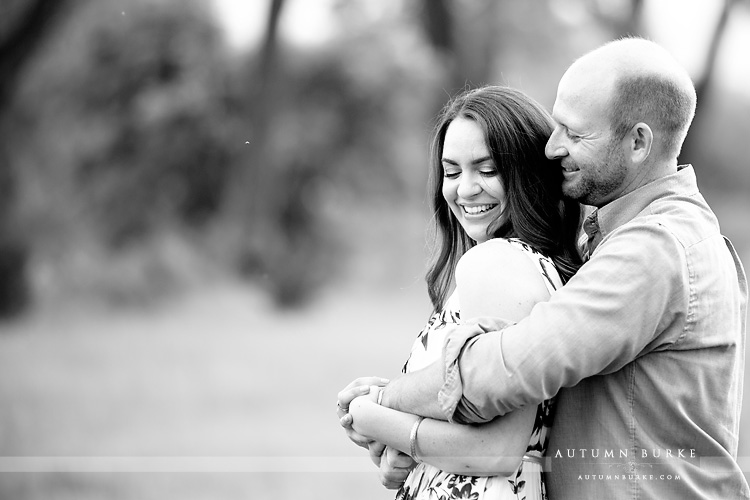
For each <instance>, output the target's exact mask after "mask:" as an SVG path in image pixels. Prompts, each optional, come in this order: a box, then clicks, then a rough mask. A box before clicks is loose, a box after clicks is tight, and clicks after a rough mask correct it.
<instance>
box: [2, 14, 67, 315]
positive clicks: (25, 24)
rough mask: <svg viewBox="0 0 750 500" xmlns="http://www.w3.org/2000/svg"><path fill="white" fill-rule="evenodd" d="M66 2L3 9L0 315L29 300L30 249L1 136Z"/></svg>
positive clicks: (8, 158) (13, 310) (18, 307)
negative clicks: (19, 218) (27, 70)
mask: <svg viewBox="0 0 750 500" xmlns="http://www.w3.org/2000/svg"><path fill="white" fill-rule="evenodd" d="M69 3H70V1H69V0H34V1H32V0H28V1H25V2H21V1H16V2H15V3H8V4H6V5H4V6H3V9H2V10H3V16H5V19H4V23H5V26H4V27H3V32H0V318H7V317H10V316H13V315H15V314H18V313H19V312H21V311H22V310H23V309H24V308H25V306H26V305H27V304H28V302H29V298H30V297H29V287H28V283H27V278H26V263H27V260H28V254H29V249H28V243H27V241H26V238H25V236H24V235H23V234H22V233H21V229H20V228H19V227H18V224H17V222H16V220H15V206H16V196H17V189H16V183H17V181H16V176H15V173H14V170H13V165H12V164H11V158H12V155H11V154H10V150H9V149H8V148H9V146H8V143H9V142H10V141H8V140H5V139H4V138H5V137H7V131H8V130H9V128H10V127H11V126H12V124H11V123H9V119H8V115H9V113H8V111H9V109H10V107H11V104H12V100H13V97H14V94H15V91H16V89H17V88H18V86H19V84H20V82H21V77H22V75H23V72H24V69H25V68H26V67H27V65H28V64H29V62H30V61H31V60H33V58H34V55H35V54H36V53H37V50H38V49H39V48H40V47H41V46H42V44H43V43H44V41H45V39H46V38H47V36H48V35H49V34H50V33H51V31H52V29H53V28H54V26H55V25H56V24H57V23H58V22H59V20H60V18H61V17H62V16H61V14H62V12H63V11H64V9H65V8H66V6H67V5H68V4H69ZM14 17H15V19H14ZM8 19H10V22H8Z"/></svg>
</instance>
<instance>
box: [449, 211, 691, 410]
mask: <svg viewBox="0 0 750 500" xmlns="http://www.w3.org/2000/svg"><path fill="white" fill-rule="evenodd" d="M597 250H598V251H597V252H596V253H595V254H594V256H593V257H592V258H591V259H590V260H589V261H588V262H587V263H586V264H584V265H583V266H582V267H581V269H580V270H579V271H578V273H577V274H576V275H575V276H574V277H573V278H572V279H571V280H570V281H569V282H568V283H567V284H566V285H565V286H564V287H563V288H562V289H560V290H558V291H557V292H555V293H554V294H553V295H552V297H551V299H550V300H549V301H548V302H542V303H539V304H537V305H536V306H535V307H534V309H533V310H532V311H531V314H530V315H529V316H528V317H527V318H525V319H523V320H522V321H520V322H518V324H516V325H513V326H509V327H507V328H505V329H504V330H499V331H487V328H484V329H483V328H482V327H481V326H479V325H477V326H476V327H473V328H474V330H473V331H474V334H473V335H472V334H467V333H466V332H463V333H461V335H463V336H464V337H466V338H465V339H463V340H462V339H461V338H452V337H453V336H449V338H448V339H447V341H446V350H445V353H447V354H449V355H450V351H449V349H448V348H447V347H448V346H451V343H453V345H452V350H453V352H457V353H458V355H456V358H457V361H456V362H455V365H454V367H455V368H454V371H455V373H454V374H453V375H451V374H450V371H451V368H450V364H451V363H450V362H451V359H450V356H447V357H446V358H445V362H446V378H445V381H444V385H443V388H442V389H441V391H440V393H441V395H440V396H439V398H440V399H441V401H440V402H441V404H442V407H443V409H444V410H445V411H446V413H447V414H448V416H449V417H450V418H451V420H454V421H457V422H461V423H479V422H486V421H489V420H492V419H493V418H494V417H496V416H498V415H504V414H505V413H508V412H510V411H513V410H514V409H517V408H520V407H522V406H525V405H527V404H538V403H539V402H541V401H543V400H545V399H549V398H551V397H553V396H554V395H555V394H557V392H558V391H559V390H560V389H561V388H563V387H570V386H573V385H575V384H577V383H578V382H579V381H580V380H582V379H583V378H586V377H590V376H593V375H598V374H606V373H612V372H615V371H617V370H619V369H620V368H622V367H623V366H625V365H626V364H628V363H630V362H631V361H633V360H634V359H636V358H638V357H639V356H642V355H643V354H645V353H647V352H650V351H651V350H654V349H664V348H668V347H669V345H671V344H673V343H675V342H677V341H678V340H679V338H680V335H679V333H680V329H675V328H672V329H669V330H667V327H668V326H669V325H670V324H672V323H673V322H674V321H679V320H680V316H683V318H682V319H683V320H684V316H685V314H686V311H687V301H688V300H689V296H688V295H689V291H688V287H687V286H686V283H687V279H688V278H687V270H686V264H685V262H686V260H685V250H684V248H683V247H682V245H681V244H680V243H679V242H678V241H677V239H676V238H675V237H674V236H673V235H672V234H671V233H670V232H669V230H668V229H666V228H665V227H664V226H662V225H660V224H658V223H655V222H651V223H649V222H640V223H630V224H628V225H626V226H623V227H621V228H619V229H618V230H616V231H615V232H613V233H612V234H611V235H610V236H609V238H607V240H606V241H605V242H603V243H602V245H600V248H598V249H597ZM488 324H490V323H487V322H485V325H488ZM490 328H491V326H490ZM460 331H461V330H460V329H457V332H460ZM486 331H487V333H485V332H486ZM667 331H668V332H675V331H676V332H677V333H669V334H668V333H667ZM669 335H672V337H670V336H669ZM451 411H452V414H451Z"/></svg>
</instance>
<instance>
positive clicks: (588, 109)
mask: <svg viewBox="0 0 750 500" xmlns="http://www.w3.org/2000/svg"><path fill="white" fill-rule="evenodd" d="M592 81H593V82H594V83H592ZM609 88H611V85H609V84H608V82H606V81H602V80H600V79H596V78H592V77H591V75H586V74H584V73H583V72H582V71H580V70H578V71H576V70H575V69H573V68H571V70H569V71H568V72H567V73H566V74H565V75H564V76H563V78H562V80H560V85H559V87H558V91H557V99H556V100H555V105H554V108H553V110H552V117H553V118H554V119H555V129H554V131H553V132H552V135H551V136H550V138H549V140H548V141H547V147H546V149H545V153H546V155H547V157H548V158H550V159H555V158H556V159H559V160H560V163H561V165H562V168H563V185H562V191H563V194H564V195H565V196H567V197H569V198H572V199H574V200H576V201H578V202H580V203H583V204H585V205H593V206H597V207H601V206H604V205H606V204H607V203H609V202H610V201H612V200H614V199H616V198H617V197H618V196H619V195H620V194H621V193H622V191H623V189H624V187H625V185H626V182H627V178H628V176H629V173H628V167H627V165H626V164H625V160H624V156H623V150H622V142H623V141H622V140H618V139H616V138H615V137H614V135H613V133H612V130H611V126H610V119H609V116H608V114H607V101H608V99H607V98H608V95H609Z"/></svg>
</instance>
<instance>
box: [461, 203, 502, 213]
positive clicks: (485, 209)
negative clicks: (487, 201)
mask: <svg viewBox="0 0 750 500" xmlns="http://www.w3.org/2000/svg"><path fill="white" fill-rule="evenodd" d="M496 206H497V204H491V205H477V206H473V207H467V206H465V205H464V207H463V209H464V212H466V213H467V214H470V215H476V214H481V213H484V212H489V211H490V210H492V209H493V208H495V207H496Z"/></svg>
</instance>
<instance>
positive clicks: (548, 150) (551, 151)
mask: <svg viewBox="0 0 750 500" xmlns="http://www.w3.org/2000/svg"><path fill="white" fill-rule="evenodd" d="M544 154H545V155H546V156H547V158H549V159H550V160H554V159H556V158H562V157H563V156H567V154H568V150H567V149H565V146H563V145H562V142H561V141H560V133H559V132H558V130H557V129H555V130H554V131H553V132H552V135H551V136H550V137H549V140H547V145H546V146H545V147H544Z"/></svg>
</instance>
